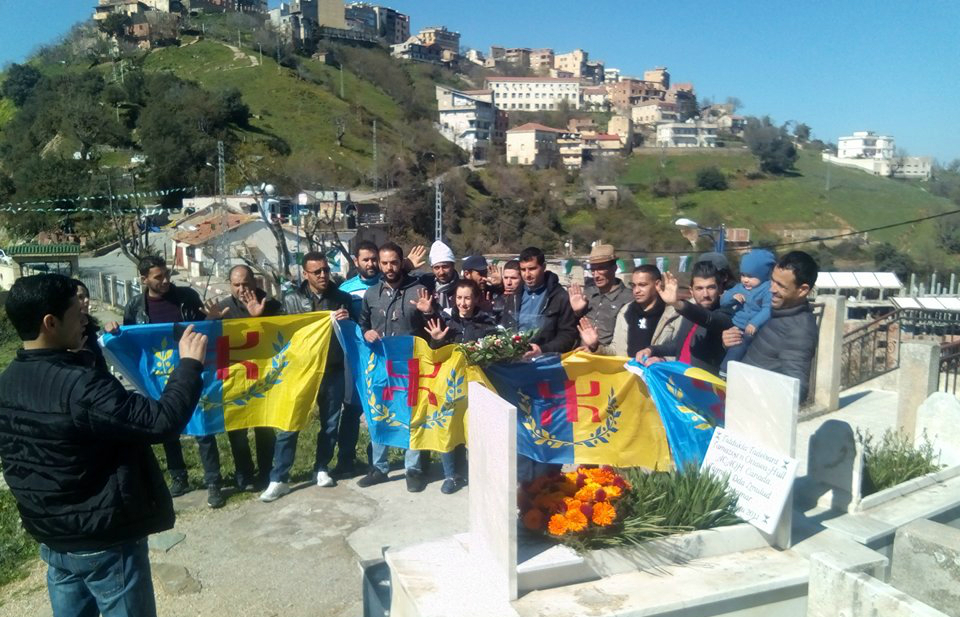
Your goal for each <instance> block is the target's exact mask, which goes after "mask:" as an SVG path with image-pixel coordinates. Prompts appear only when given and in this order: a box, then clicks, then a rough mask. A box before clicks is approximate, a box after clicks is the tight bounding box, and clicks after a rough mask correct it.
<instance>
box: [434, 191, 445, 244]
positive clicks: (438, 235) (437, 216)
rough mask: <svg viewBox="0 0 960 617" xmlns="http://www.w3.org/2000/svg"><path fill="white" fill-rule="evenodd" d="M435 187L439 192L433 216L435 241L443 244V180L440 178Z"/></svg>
mask: <svg viewBox="0 0 960 617" xmlns="http://www.w3.org/2000/svg"><path fill="white" fill-rule="evenodd" d="M434 186H435V187H436V189H437V192H436V197H435V211H434V215H433V216H434V224H435V225H436V228H435V229H434V234H433V235H434V238H433V239H434V240H437V241H439V242H443V179H442V178H440V177H439V176H438V177H437V179H436V184H435V185H434Z"/></svg>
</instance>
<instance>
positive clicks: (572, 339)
mask: <svg viewBox="0 0 960 617" xmlns="http://www.w3.org/2000/svg"><path fill="white" fill-rule="evenodd" d="M546 285H547V291H546V294H547V297H546V298H545V299H544V302H543V307H542V308H541V311H540V315H541V318H542V321H541V325H540V330H539V332H537V335H536V336H535V337H533V340H532V341H530V342H531V343H533V344H535V345H539V346H540V350H541V351H543V352H544V353H551V352H554V353H566V352H568V351H572V350H573V348H574V347H576V345H577V342H578V341H579V340H580V332H579V331H578V330H577V318H576V316H575V315H574V313H573V309H572V308H570V296H568V295H567V292H566V290H564V288H563V287H561V286H560V279H559V278H558V277H557V275H556V274H554V273H553V272H547V275H546ZM526 293H527V289H526V286H523V285H521V286H520V289H519V290H517V293H515V294H514V295H512V296H504V310H503V316H502V317H501V320H500V323H501V325H503V327H505V328H507V329H508V330H519V326H520V321H519V319H520V302H521V300H522V298H523V296H524V295H525V294H526Z"/></svg>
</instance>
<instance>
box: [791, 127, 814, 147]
mask: <svg viewBox="0 0 960 617" xmlns="http://www.w3.org/2000/svg"><path fill="white" fill-rule="evenodd" d="M793 136H794V137H796V138H797V141H799V142H800V143H802V144H804V143H807V142H808V141H810V127H809V126H808V125H806V124H804V123H803V122H797V124H796V125H795V126H794V127H793Z"/></svg>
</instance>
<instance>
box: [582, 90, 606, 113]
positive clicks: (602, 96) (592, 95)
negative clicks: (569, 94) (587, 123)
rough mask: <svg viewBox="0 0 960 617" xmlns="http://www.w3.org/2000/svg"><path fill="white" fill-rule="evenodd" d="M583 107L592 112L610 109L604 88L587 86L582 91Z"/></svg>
mask: <svg viewBox="0 0 960 617" xmlns="http://www.w3.org/2000/svg"><path fill="white" fill-rule="evenodd" d="M582 92H583V107H584V109H590V110H594V111H607V110H608V109H610V97H609V95H608V94H607V87H606V86H587V87H585V88H583V89H582Z"/></svg>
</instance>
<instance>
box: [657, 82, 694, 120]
mask: <svg viewBox="0 0 960 617" xmlns="http://www.w3.org/2000/svg"><path fill="white" fill-rule="evenodd" d="M663 100H664V101H666V102H667V103H673V104H674V105H676V106H677V114H678V115H679V116H680V119H681V120H686V119H687V118H692V117H694V116H696V115H697V96H696V95H695V94H694V92H693V84H691V83H681V84H673V85H672V86H670V89H669V90H667V92H666V94H664V96H663Z"/></svg>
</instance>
